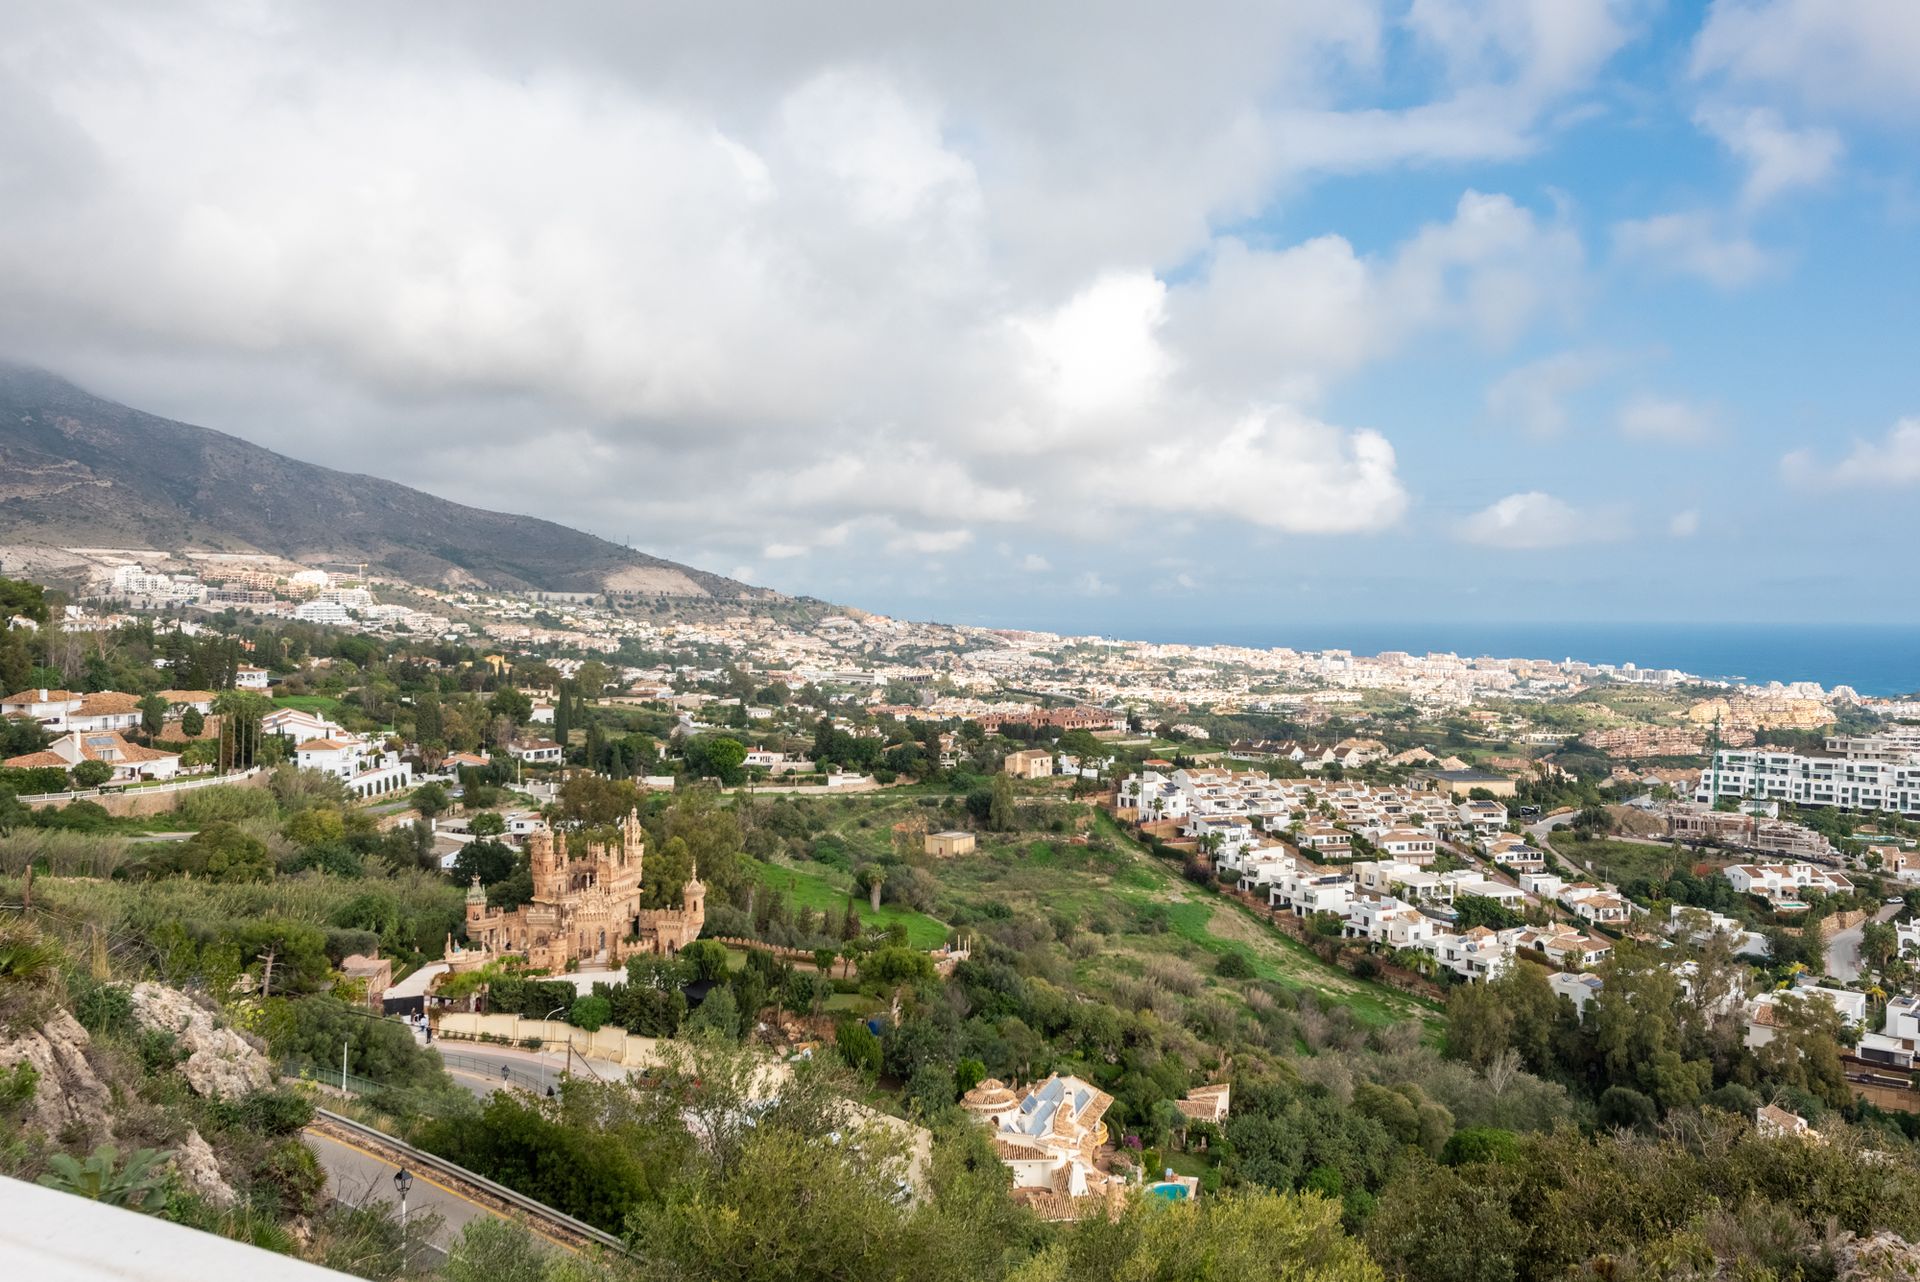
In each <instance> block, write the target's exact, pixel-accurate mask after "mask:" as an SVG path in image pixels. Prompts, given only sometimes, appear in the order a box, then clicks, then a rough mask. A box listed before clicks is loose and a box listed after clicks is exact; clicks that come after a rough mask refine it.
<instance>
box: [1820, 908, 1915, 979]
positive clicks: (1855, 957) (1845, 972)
mask: <svg viewBox="0 0 1920 1282" xmlns="http://www.w3.org/2000/svg"><path fill="white" fill-rule="evenodd" d="M1905 907H1906V905H1905V904H1882V905H1880V909H1879V911H1878V912H1876V913H1874V914H1873V920H1875V921H1892V920H1893V919H1894V918H1895V917H1898V916H1899V915H1900V912H1901V910H1902V909H1904V908H1905ZM1865 925H1866V923H1865V922H1862V923H1861V924H1860V925H1859V926H1853V927H1850V928H1848V929H1846V930H1837V931H1835V932H1834V933H1833V935H1832V937H1831V938H1829V939H1828V940H1827V974H1829V975H1831V976H1833V977H1834V978H1835V979H1837V980H1840V981H1841V982H1842V983H1852V982H1853V981H1854V980H1856V979H1859V978H1860V972H1861V970H1862V969H1863V967H1862V964H1861V961H1860V937H1861V934H1862V933H1863V928H1864V927H1865Z"/></svg>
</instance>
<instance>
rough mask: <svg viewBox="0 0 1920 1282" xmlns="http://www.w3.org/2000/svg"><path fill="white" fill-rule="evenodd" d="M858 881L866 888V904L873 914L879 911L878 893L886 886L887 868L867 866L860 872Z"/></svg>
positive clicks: (876, 865)
mask: <svg viewBox="0 0 1920 1282" xmlns="http://www.w3.org/2000/svg"><path fill="white" fill-rule="evenodd" d="M860 880H861V881H862V882H863V883H864V884H865V885H866V888H867V903H868V905H869V906H870V907H871V908H872V909H873V911H875V912H879V911H880V891H881V889H882V888H883V887H884V886H885V885H886V884H887V866H886V865H885V864H868V865H867V866H866V867H864V868H862V869H861V870H860Z"/></svg>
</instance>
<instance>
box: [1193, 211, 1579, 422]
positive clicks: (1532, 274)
mask: <svg viewBox="0 0 1920 1282" xmlns="http://www.w3.org/2000/svg"><path fill="white" fill-rule="evenodd" d="M1584 260H1585V254H1584V252H1583V250H1582V247H1581V244H1580V239H1579V237H1578V236H1577V235H1576V234H1575V233H1574V231H1573V230H1572V228H1571V227H1569V226H1567V225H1566V224H1565V223H1563V222H1561V221H1560V220H1558V219H1557V218H1548V219H1542V218H1540V217H1538V216H1536V215H1535V214H1534V213H1533V211H1531V210H1529V209H1527V208H1525V207H1523V206H1521V205H1519V204H1517V203H1515V202H1514V200H1513V199H1512V198H1511V197H1508V196H1505V195H1500V194H1497V193H1495V194H1488V193H1483V192H1478V191H1467V192H1465V193H1463V194H1462V195H1461V197H1460V199H1459V201H1458V202H1457V203H1456V204H1455V206H1454V209H1453V211H1452V217H1451V218H1449V219H1447V220H1446V221H1436V222H1430V223H1428V224H1426V225H1425V226H1423V227H1421V228H1420V229H1419V230H1418V231H1417V232H1415V233H1414V234H1413V235H1412V236H1410V237H1408V238H1407V240H1406V241H1404V242H1403V243H1401V244H1400V245H1398V246H1396V247H1395V248H1394V250H1393V252H1392V253H1391V254H1386V255H1380V256H1377V257H1367V256H1362V255H1360V254H1358V253H1356V252H1355V250H1354V248H1353V246H1352V244H1350V243H1349V242H1348V241H1347V240H1346V239H1345V238H1344V237H1341V236H1334V235H1323V236H1316V237H1314V238H1313V239H1311V240H1308V241H1305V242H1302V243H1301V244H1298V245H1293V246H1288V247H1286V248H1282V249H1273V250H1270V249H1255V248H1253V247H1251V246H1250V245H1248V244H1247V243H1245V242H1243V241H1241V240H1238V239H1236V238H1233V237H1225V238H1222V239H1221V240H1220V241H1219V242H1218V243H1217V245H1216V247H1215V249H1214V252H1213V255H1212V256H1211V257H1210V258H1209V259H1208V261H1207V264H1206V271H1205V274H1204V276H1202V277H1201V278H1200V279H1199V280H1198V281H1196V282H1194V283H1193V284H1191V285H1189V286H1185V287H1183V288H1181V289H1178V290H1176V291H1174V292H1173V293H1172V295H1171V297H1170V298H1169V301H1168V309H1169V317H1168V322H1167V334H1168V341H1169V342H1171V343H1172V344H1174V345H1175V346H1177V347H1178V348H1179V349H1180V350H1181V351H1182V352H1183V353H1184V354H1185V357H1184V361H1183V368H1184V369H1185V370H1186V371H1187V372H1188V373H1189V374H1190V375H1191V376H1192V377H1194V378H1196V379H1199V380H1202V381H1204V382H1205V383H1206V385H1207V386H1208V387H1210V388H1213V389H1215V390H1222V389H1242V390H1244V391H1245V392H1246V394H1247V395H1249V396H1250V397H1253V398H1255V399H1260V398H1274V397H1281V398H1288V399H1295V398H1307V397H1312V396H1314V395H1316V394H1318V393H1319V392H1320V391H1321V390H1322V389H1323V388H1324V386H1325V384H1326V383H1328V382H1329V381H1331V380H1333V379H1336V378H1339V377H1340V376H1342V375H1345V374H1348V373H1350V372H1351V371H1353V370H1355V369H1357V368H1359V367H1360V366H1362V365H1364V364H1366V363H1367V362H1369V361H1372V360H1377V359H1379V358H1381V357H1382V356H1385V355H1387V354H1389V353H1391V352H1393V351H1395V350H1396V349H1398V348H1400V347H1402V346H1403V345H1404V344H1406V343H1407V342H1408V341H1409V340H1410V339H1412V338H1414V337H1415V336H1416V335H1422V334H1431V333H1437V332H1452V331H1460V332H1464V333H1466V334H1468V335H1471V336H1474V337H1477V338H1478V339H1479V340H1480V341H1481V342H1482V343H1484V344H1485V345H1487V346H1489V347H1494V348H1498V347H1502V346H1504V345H1506V344H1507V343H1509V342H1511V341H1512V340H1513V339H1514V338H1515V337H1516V336H1517V335H1518V334H1520V333H1521V332H1522V331H1523V330H1525V329H1526V328H1527V327H1528V326H1530V325H1533V324H1535V323H1537V322H1540V321H1543V320H1553V319H1564V318H1566V317H1567V316H1569V315H1571V314H1572V312H1573V311H1574V309H1575V306H1576V303H1577V301H1578V298H1579V295H1580V293H1581V292H1582V284H1583V281H1582V277H1583V272H1584V265H1585V263H1584Z"/></svg>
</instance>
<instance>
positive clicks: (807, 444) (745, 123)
mask: <svg viewBox="0 0 1920 1282" xmlns="http://www.w3.org/2000/svg"><path fill="white" fill-rule="evenodd" d="M749 8H750V13H749V15H748V20H743V19H742V15H741V14H740V13H738V12H737V11H735V12H730V13H722V12H721V11H720V10H718V9H714V8H711V7H703V6H668V7H659V6H637V7H630V6H607V7H604V8H601V9H597V10H587V11H583V12H582V14H581V16H579V17H573V16H572V15H567V16H555V15H551V14H534V13H532V12H531V11H522V10H517V9H514V8H512V7H510V6H509V7H489V6H484V5H475V6H458V7H456V8H455V9H453V10H449V11H446V12H442V13H439V14H429V13H426V12H425V11H420V10H416V9H415V8H413V7H410V6H387V7H375V8H372V9H350V10H344V11H329V12H327V13H326V14H324V15H320V14H318V12H317V11H314V10H311V9H308V8H305V7H302V6H295V5H276V4H273V3H265V4H261V5H256V6H248V7H245V8H243V9H242V10H240V11H237V12H236V11H233V10H231V9H229V8H228V7H226V6H214V5H211V4H202V5H198V6H195V5H188V6H185V7H177V6H117V7H116V6H110V5H98V6H96V5H90V4H86V3H77V4H75V5H72V6H50V7H49V6H43V7H41V8H39V9H36V10H34V11H32V13H31V14H23V15H21V16H20V17H19V20H18V21H17V22H15V23H13V24H12V26H11V27H10V29H9V39H8V40H7V41H6V42H4V44H3V45H0V172H5V173H6V175H7V177H6V178H5V179H4V186H5V190H6V193H7V199H6V200H4V201H0V347H5V348H10V349H11V350H12V351H13V352H14V353H17V354H19V355H22V356H25V357H28V358H37V359H40V360H44V361H46V362H48V363H50V364H53V365H55V366H56V367H57V368H60V369H62V370H63V371H66V372H70V373H73V374H75V375H77V376H79V377H81V378H82V379H84V380H85V381H88V382H90V383H92V384H94V385H95V386H96V387H97V388H98V390H101V391H102V392H104V393H106V394H108V395H117V396H119V397H121V398H123V399H126V400H129V401H131V402H133V403H136V404H145V403H149V398H148V396H147V395H146V393H147V392H149V391H151V390H152V389H155V388H158V389H162V390H164V392H165V396H164V400H165V402H166V403H165V404H164V405H158V406H156V408H160V409H163V410H165V411H166V412H169V413H172V414H175V415H177V416H179V417H184V418H189V419H193V420H196V421H202V422H208V423H210V424H211V425H213V426H218V427H223V428H226V429H229V430H235V431H237V432H239V433H240V434H241V435H245V436H249V437H251V438H253V439H257V440H260V441H261V443H263V444H266V445H269V446H273V447H276V448H281V449H285V450H287V451H289V452H291V453H294V454H297V455H304V456H309V457H317V461H321V462H327V463H332V464H336V465H345V466H348V467H352V468H355V469H368V468H373V469H374V470H380V471H391V472H392V473H393V474H394V475H395V476H396V477H397V478H398V479H402V480H406V481H410V482H413V483H418V484H424V485H427V486H429V487H431V488H435V489H437V490H442V491H445V492H447V493H449V495H450V496H451V497H456V498H459V499H461V500H464V501H468V502H476V503H482V504H486V505H489V506H495V507H505V508H510V509H512V510H516V511H531V512H535V513H538V514H541V515H545V516H549V517H552V518H555V519H559V520H563V521H568V522H572V523H576V524H581V525H587V526H590V527H593V528H597V529H600V530H602V531H612V530H618V531H619V533H620V534H621V536H623V537H631V538H632V539H633V540H634V542H635V544H636V545H637V546H644V547H650V548H653V549H656V550H661V551H667V552H671V553H672V554H675V555H680V556H683V557H690V558H693V559H696V560H698V561H700V562H701V563H703V564H732V563H737V562H741V561H745V562H748V563H755V564H764V563H768V562H775V563H780V564H782V565H784V566H788V567H792V568H793V569H795V570H796V571H797V570H799V569H800V568H801V567H802V566H806V567H809V568H810V567H813V566H816V565H818V564H819V563H820V562H823V561H826V560H828V559H829V558H826V557H823V556H820V555H818V554H819V552H820V551H821V550H822V549H826V548H834V549H838V550H839V553H838V554H839V556H840V557H842V558H846V559H853V558H857V557H863V556H871V555H876V554H881V553H884V552H885V551H886V550H887V549H888V548H896V549H899V550H906V551H922V550H925V549H927V548H936V547H940V546H941V545H943V544H944V543H950V542H951V541H952V540H954V539H955V538H956V537H957V535H956V530H957V527H960V526H962V525H964V526H965V527H967V528H968V529H970V530H971V529H977V530H978V531H979V532H980V533H981V535H982V536H983V537H985V538H988V539H992V538H995V537H998V536H999V535H1000V534H1003V533H1004V532H1005V531H1006V530H1007V529H1010V528H1012V527H1022V528H1025V529H1028V530H1038V531H1041V532H1056V531H1063V530H1064V531H1070V532H1084V531H1085V530H1086V529H1087V528H1088V527H1089V525H1090V524H1091V523H1092V522H1094V521H1099V522H1114V523H1116V524H1118V523H1122V522H1124V520H1125V516H1126V514H1125V513H1124V512H1121V513H1116V512H1115V509H1114V506H1113V504H1112V496H1113V495H1114V494H1116V493H1120V492H1125V493H1128V494H1133V493H1136V492H1139V493H1142V499H1141V501H1140V503H1139V504H1138V505H1137V506H1138V507H1143V508H1145V509H1147V510H1149V511H1151V512H1154V513H1156V514H1158V515H1159V516H1160V517H1161V518H1162V519H1163V520H1164V521H1166V522H1167V523H1168V524H1169V525H1171V524H1173V523H1175V522H1178V521H1185V520H1190V519H1192V520H1199V519H1212V518H1214V517H1219V516H1224V517H1226V518H1227V519H1229V520H1235V521H1241V522H1246V523H1251V524H1255V525H1259V526H1263V527H1267V528H1272V529H1277V530H1283V531H1287V532H1292V533H1336V534H1337V533H1342V532H1356V531H1371V530H1378V529H1382V528H1386V527H1387V526H1390V525H1391V524H1393V523H1394V522H1395V521H1396V520H1398V519H1399V518H1400V516H1401V514H1402V513H1403V512H1404V511H1405V509H1406V507H1407V505H1408V501H1409V500H1408V496H1407V492H1406V487H1405V485H1404V483H1403V481H1402V479H1401V477H1400V476H1399V474H1398V464H1397V459H1396V454H1395V450H1394V447H1393V444H1392V443H1391V441H1390V440H1389V439H1388V437H1387V435H1385V434H1383V433H1382V432H1380V431H1378V430H1373V429H1369V428H1363V427H1355V426H1350V425H1342V424H1340V423H1336V422H1332V421H1329V419H1330V417H1331V416H1330V415H1327V414H1325V413H1323V412H1321V411H1320V410H1319V409H1318V408H1317V407H1318V405H1319V404H1320V402H1321V400H1322V398H1324V397H1325V395H1326V393H1327V391H1328V389H1329V388H1330V387H1332V386H1333V385H1335V384H1336V383H1337V382H1338V381H1339V380H1341V379H1343V378H1349V377H1352V376H1353V375H1354V373H1355V372H1356V371H1358V370H1360V369H1362V368H1364V367H1365V366H1366V365H1367V364H1368V363H1369V362H1375V361H1379V360H1381V359H1383V358H1385V357H1387V356H1390V355H1392V354H1393V353H1395V352H1397V351H1400V350H1404V349H1405V348H1406V347H1408V346H1409V345H1410V344H1412V343H1414V342H1416V341H1418V340H1419V339H1420V338H1421V337H1422V336H1424V335H1428V334H1434V333H1451V332H1453V331H1455V330H1458V331H1460V332H1463V333H1465V334H1468V335H1469V336H1471V337H1472V338H1473V339H1475V340H1477V341H1478V342H1480V343H1482V344H1483V345H1485V346H1486V347H1488V348H1490V349H1498V348H1500V347H1501V346H1502V345H1504V344H1506V343H1509V342H1511V341H1512V340H1513V339H1514V337H1515V336H1516V335H1517V334H1520V333H1522V332H1526V331H1528V330H1530V329H1531V328H1532V327H1534V326H1538V325H1550V324H1552V323H1554V322H1555V321H1557V320H1559V319H1562V318H1564V317H1566V316H1568V315H1570V314H1571V313H1572V312H1573V311H1574V310H1575V308H1576V306H1577V300H1578V298H1579V296H1580V294H1581V292H1582V289H1583V284H1584V281H1583V277H1584V272H1585V262H1584V253H1583V250H1582V246H1581V242H1580V239H1579V237H1578V235H1577V234H1576V232H1575V231H1574V229H1573V227H1572V226H1571V224H1570V223H1569V221H1568V220H1567V219H1565V218H1562V217H1561V216H1559V215H1557V214H1546V213H1537V212H1535V211H1533V210H1530V209H1528V208H1526V207H1524V206H1522V205H1520V204H1518V203H1517V202H1515V201H1514V200H1513V199H1511V198H1510V197H1508V196H1505V195H1500V194H1493V193H1483V192H1476V191H1468V192H1466V193H1465V194H1464V195H1462V196H1461V197H1460V198H1459V199H1458V201H1457V203H1453V204H1452V207H1451V208H1447V207H1445V206H1441V207H1436V208H1435V209H1434V210H1433V211H1432V213H1433V217H1432V219H1431V221H1430V222H1429V223H1428V225H1426V226H1424V227H1422V228H1421V229H1419V230H1418V231H1417V232H1415V233H1414V234H1412V235H1410V236H1407V237H1406V238H1405V239H1404V240H1403V241H1402V242H1401V243H1399V244H1397V245H1395V244H1391V243H1389V244H1386V245H1384V246H1381V247H1379V248H1377V249H1375V248H1372V247H1371V246H1368V247H1367V248H1366V249H1365V251H1364V252H1363V250H1362V249H1360V248H1356V245H1355V244H1354V243H1353V242H1351V241H1349V240H1347V239H1345V238H1343V237H1341V236H1338V235H1323V236H1317V237H1314V238H1311V239H1308V240H1305V241H1303V242H1302V243H1300V244H1296V245H1291V246H1288V245H1285V244H1279V245H1267V244H1260V243H1255V242H1254V241H1253V239H1252V237H1251V236H1250V235H1249V236H1247V237H1244V238H1234V237H1230V236H1224V235H1223V234H1222V231H1221V229H1223V228H1229V227H1231V228H1245V227H1247V226H1251V225H1258V223H1259V222H1260V217H1261V215H1264V214H1266V213H1268V212H1270V211H1272V210H1273V209H1274V208H1275V206H1276V202H1277V201H1278V200H1279V199H1280V198H1281V197H1282V196H1284V195H1290V194H1291V193H1292V192H1293V191H1295V190H1296V189H1297V188H1298V187H1299V186H1300V185H1302V184H1303V183H1305V182H1306V181H1308V180H1310V179H1312V178H1313V177H1315V176H1317V175H1320V174H1325V173H1354V172H1378V171H1381V170H1384V169H1388V168H1390V167H1393V166H1399V165H1426V164H1430V163H1435V162H1444V163H1446V164H1464V163H1471V162H1475V161H1480V160H1485V159H1489V158H1498V159H1508V158H1515V157H1520V156H1524V155H1526V154H1527V153H1529V152H1531V151H1533V150H1536V149H1538V148H1539V147H1540V146H1541V145H1542V144H1543V142H1544V141H1545V140H1546V137H1547V136H1548V135H1549V134H1550V133H1551V132H1552V131H1553V129H1554V128H1556V126H1555V124H1554V123H1553V122H1554V121H1555V120H1557V119H1560V118H1561V113H1562V110H1563V109H1564V108H1566V107H1568V106H1569V105H1570V104H1574V105H1577V102H1578V100H1579V99H1580V98H1581V96H1582V95H1583V94H1585V93H1586V91H1587V90H1588V89H1589V88H1590V87H1592V86H1593V84H1594V83H1595V81H1596V78H1597V77H1598V75H1599V74H1600V69H1601V67H1602V66H1603V65H1604V64H1605V62H1606V61H1607V59H1608V58H1610V57H1611V56H1612V55H1613V54H1614V53H1615V52H1616V51H1617V50H1618V49H1619V48H1620V47H1622V45H1623V44H1624V43H1625V42H1626V41H1627V40H1629V39H1631V38H1632V34H1633V30H1634V26H1635V16H1634V13H1635V6H1634V4H1632V3H1628V2H1627V0H1621V2H1619V3H1610V2H1608V0H1526V2H1522V0H1499V2H1498V3H1492V4H1466V3H1459V2H1447V3H1442V2H1440V0H1421V2H1420V3H1418V4H1416V5H1414V6H1413V7H1412V8H1411V9H1409V10H1406V11H1405V13H1404V14H1402V12H1401V10H1400V8H1399V7H1398V6H1395V7H1394V9H1393V15H1392V17H1391V18H1389V17H1388V16H1387V15H1386V11H1385V6H1384V5H1382V4H1379V3H1349V2H1347V0H1323V2H1320V3H1299V4H1287V5H1272V4H1268V3H1261V2H1259V0H1227V2H1226V5H1225V7H1224V8H1222V9H1216V10H1214V11H1211V12H1210V14H1209V15H1208V17H1207V19H1206V20H1204V21H1197V20H1195V19H1194V18H1193V16H1192V15H1190V14H1186V13H1181V12H1177V11H1174V10H1172V9H1167V10H1155V11H1153V12H1144V11H1143V12H1141V13H1138V14H1134V15H1131V16H1130V17H1129V19H1128V21H1126V22H1113V21H1111V20H1110V14H1109V12H1108V10H1107V8H1106V7H1105V6H1103V5H1100V4H1097V3H1093V2H1092V0H1085V2H1084V3H1079V4H1077V5H1076V4H1073V3H1067V4H1064V5H1061V6H1054V7H1051V8H1049V9H1048V10H1047V12H1046V14H1045V15H1043V16H1042V17H1040V18H1036V17H1035V16H1034V15H1033V14H1032V13H1024V12H1015V11H1012V10H997V9H993V8H992V7H975V8H968V9H964V10H958V11H955V12H954V13H952V14H945V15H942V16H941V17H940V18H939V19H938V20H937V21H936V20H932V19H929V18H928V17H926V15H925V14H924V13H921V12H917V11H915V10H914V8H913V7H912V6H897V5H881V6H871V7H861V6H855V7H852V8H848V9H846V10H836V11H834V12H833V13H831V14H819V13H814V14H804V13H801V12H799V11H798V10H797V9H796V8H795V7H793V6H790V5H782V4H775V3H766V4H762V5H760V6H758V7H753V6H750V7H749ZM1403 17H1404V20H1405V21H1404V24H1402V18H1403ZM1390 24H1392V25H1391V29H1390ZM76 49H84V50H85V56H72V55H73V51H74V50H76ZM1409 50H1411V52H1410V51H1409ZM1401 70H1405V71H1408V72H1409V73H1413V74H1409V75H1407V76H1401V75H1398V74H1397V73H1398V72H1399V71H1401ZM1389 82H1390V83H1391V85H1392V89H1391V92H1390V93H1387V92H1381V91H1380V86H1382V85H1383V84H1387V83H1389ZM1370 98H1372V99H1377V100H1381V101H1386V100H1391V102H1392V104H1393V105H1392V106H1390V107H1376V106H1373V105H1371V103H1370V101H1369V99H1370ZM1089 104H1097V107H1095V106H1091V105H1089ZM453 431H457V432H458V433H459V436H460V440H461V442H462V448H461V449H460V450H458V451H454V452H452V454H451V455H449V454H448V452H447V451H445V450H444V449H442V448H440V446H441V444H442V443H443V442H444V441H445V440H446V439H448V438H449V433H450V432H453ZM369 460H377V464H376V463H375V462H370V461H369ZM1144 467H1151V468H1153V469H1154V471H1153V472H1152V475H1153V478H1154V481H1155V483H1154V484H1152V485H1149V486H1144V487H1142V486H1140V485H1139V484H1138V482H1139V478H1140V476H1141V475H1142V474H1143V472H1142V469H1143V468H1144ZM1090 514H1095V515H1090ZM996 527H997V530H996ZM849 529H852V530H856V531H858V533H859V534H860V536H861V537H859V538H857V539H854V538H849V537H848V536H847V531H848V530H849ZM836 532H837V533H836ZM948 550H956V548H955V547H949V548H948ZM722 558H724V559H722Z"/></svg>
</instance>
